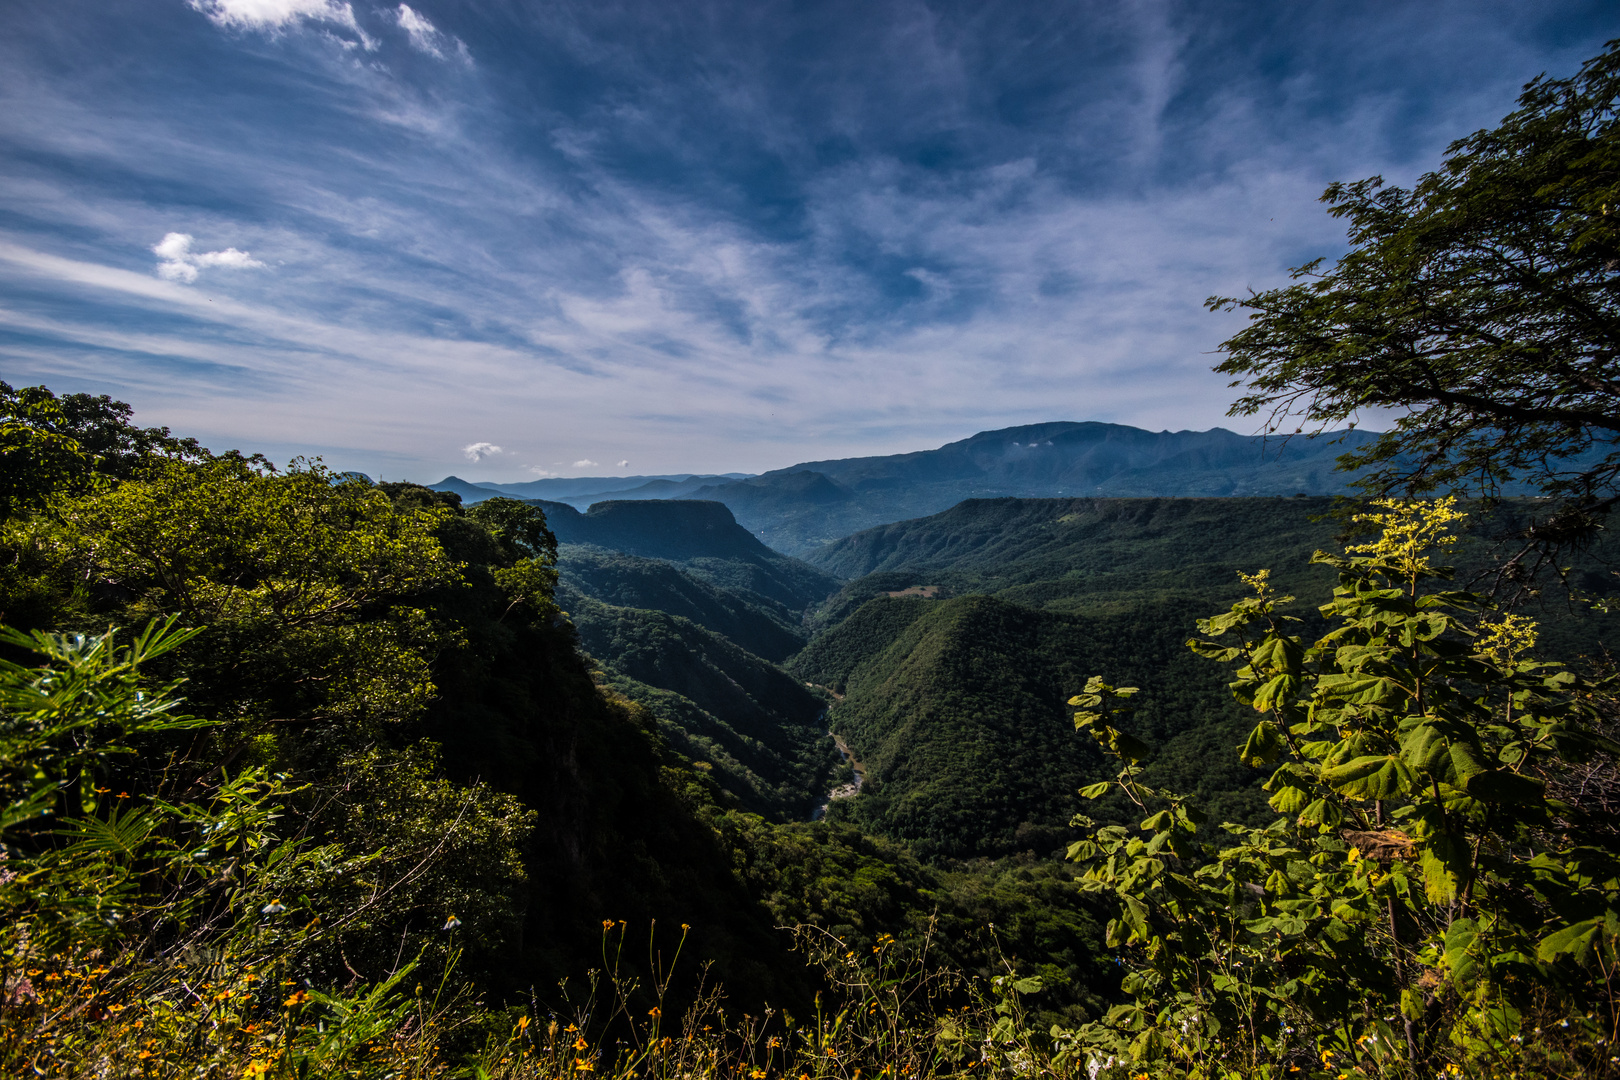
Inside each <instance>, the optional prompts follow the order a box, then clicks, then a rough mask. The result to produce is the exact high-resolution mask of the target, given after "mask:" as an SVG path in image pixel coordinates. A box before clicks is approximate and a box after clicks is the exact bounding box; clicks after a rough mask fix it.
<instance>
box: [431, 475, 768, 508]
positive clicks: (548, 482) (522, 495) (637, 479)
mask: <svg viewBox="0 0 1620 1080" xmlns="http://www.w3.org/2000/svg"><path fill="white" fill-rule="evenodd" d="M752 475H753V473H738V472H733V473H670V474H668V475H666V476H548V477H542V478H541V479H539V480H526V481H523V482H522V483H516V484H497V483H495V482H493V481H488V480H463V479H462V478H461V477H459V476H454V475H451V476H447V477H445V478H444V479H443V480H440V481H439V482H438V483H437V484H426V485H424V486H425V487H427V488H429V489H430V490H432V491H453V492H455V493H456V494H457V495H460V496H461V501H462V502H465V503H476V502H483V501H484V500H485V499H491V498H494V497H495V496H497V495H507V496H510V497H512V498H515V499H552V500H555V501H557V502H567V503H570V504H573V503H578V504H580V505H579V507H578V508H579V509H581V510H583V509H585V507H587V506H590V505H591V503H593V502H596V501H598V500H599V499H601V498H602V496H604V495H612V494H617V493H619V492H635V493H636V494H634V495H632V496H631V497H633V498H637V499H652V498H658V499H676V498H680V497H681V495H682V494H684V493H685V492H686V491H688V490H691V491H696V490H697V489H698V488H701V487H705V486H708V485H712V484H714V483H715V482H716V481H726V480H744V479H747V478H748V477H750V476H752ZM581 496H583V498H581ZM621 497H622V496H621Z"/></svg>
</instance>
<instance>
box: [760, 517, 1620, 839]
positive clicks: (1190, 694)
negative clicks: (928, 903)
mask: <svg viewBox="0 0 1620 1080" xmlns="http://www.w3.org/2000/svg"><path fill="white" fill-rule="evenodd" d="M1332 506H1333V504H1332V500H1330V499H1309V498H1305V499H1300V498H1289V499H995V500H971V501H968V502H964V503H962V504H961V505H959V506H956V507H954V508H952V509H951V510H948V511H946V512H945V513H942V514H937V515H934V516H933V517H930V518H924V519H920V520H917V521H908V522H900V523H897V524H894V525H888V526H882V527H879V528H876V529H872V530H868V531H866V532H863V533H859V534H856V535H855V536H852V537H848V538H846V539H844V540H842V541H839V542H838V543H836V544H833V545H830V546H828V547H827V548H825V549H823V550H822V551H821V552H819V553H816V554H815V555H814V556H812V557H813V558H815V559H816V560H817V561H818V562H819V563H820V564H821V565H823V566H825V567H828V568H831V569H835V570H837V571H838V572H840V573H844V574H847V575H849V576H851V577H854V580H852V581H851V582H849V584H847V585H846V586H845V587H844V588H843V589H842V590H840V592H839V593H838V594H837V595H836V596H834V597H832V598H830V599H829V600H828V601H827V602H825V603H824V604H823V605H821V606H820V607H819V608H818V609H817V610H815V611H814V612H812V614H811V616H810V624H811V625H812V627H813V628H815V630H816V633H815V635H814V636H813V637H812V638H811V640H810V643H809V644H808V645H807V646H806V648H805V649H804V650H803V651H802V652H801V653H799V654H798V655H797V656H796V657H794V659H793V660H792V661H790V663H789V665H788V667H789V670H790V671H792V672H793V673H794V674H795V675H798V676H799V677H801V678H803V679H805V680H806V681H809V682H813V683H817V684H820V685H823V686H826V687H828V688H829V689H831V690H833V691H835V692H839V693H843V694H845V695H847V696H846V698H845V699H844V700H843V701H841V702H839V703H838V704H837V705H835V706H834V708H833V709H832V711H831V713H830V716H829V719H830V721H831V724H832V727H833V729H834V730H836V731H837V732H838V733H839V734H840V735H841V736H842V737H844V738H845V739H846V740H847V741H848V743H849V745H850V746H851V748H852V749H853V750H854V752H855V753H856V755H857V756H858V757H859V758H860V759H861V760H862V762H863V763H864V764H865V766H866V769H867V777H868V781H869V783H868V786H867V788H866V790H864V791H863V792H862V793H861V794H860V795H859V796H857V797H855V798H853V799H850V800H840V801H838V802H837V803H835V804H834V810H835V816H843V815H849V816H852V817H853V819H854V820H858V821H860V822H861V823H862V824H863V825H864V826H866V827H869V828H872V829H875V830H877V831H880V832H884V833H885V834H887V835H891V836H895V837H897V838H902V839H905V840H907V841H908V842H912V843H915V844H917V845H918V846H919V850H923V851H928V852H932V853H939V854H950V855H956V856H962V855H970V854H994V853H1000V852H1005V851H1008V850H1013V849H1016V848H1020V847H1022V848H1027V849H1031V850H1038V851H1040V850H1049V849H1050V848H1051V847H1052V846H1055V842H1054V841H1053V840H1052V837H1054V836H1055V835H1057V834H1056V833H1053V832H1051V831H1050V830H1053V829H1058V828H1059V827H1060V826H1061V825H1062V824H1063V823H1064V822H1066V821H1067V819H1068V815H1069V814H1071V813H1072V812H1073V810H1074V799H1073V794H1074V791H1075V790H1076V789H1077V788H1078V787H1079V786H1082V785H1083V784H1084V783H1088V782H1092V781H1094V780H1096V779H1098V778H1099V777H1097V776H1095V775H1092V773H1091V772H1090V770H1093V769H1094V768H1095V767H1096V759H1095V758H1094V757H1093V756H1092V748H1091V747H1090V746H1089V744H1086V743H1084V741H1083V740H1081V739H1079V738H1078V737H1076V736H1075V734H1074V732H1073V726H1072V724H1071V722H1070V719H1069V712H1070V710H1068V709H1067V708H1066V707H1065V705H1064V703H1065V701H1066V700H1067V699H1068V698H1069V697H1070V696H1071V695H1073V694H1075V693H1077V692H1078V691H1079V689H1080V688H1081V687H1082V686H1083V685H1084V683H1085V681H1086V678H1087V677H1088V676H1090V675H1100V676H1103V677H1104V678H1105V679H1106V680H1107V681H1108V682H1110V683H1113V684H1115V685H1131V686H1138V687H1140V688H1141V690H1142V693H1141V694H1140V696H1138V697H1137V698H1136V699H1134V700H1135V701H1137V702H1139V703H1140V704H1141V708H1140V710H1139V711H1138V713H1137V715H1136V718H1135V721H1134V723H1136V724H1138V725H1140V727H1139V728H1133V731H1134V732H1135V733H1136V734H1138V735H1139V736H1141V737H1143V738H1144V739H1145V740H1146V741H1148V742H1149V743H1150V744H1151V745H1153V746H1154V747H1155V753H1154V756H1153V758H1152V759H1151V764H1150V765H1149V771H1150V774H1151V775H1154V776H1157V777H1162V778H1173V780H1171V779H1166V780H1165V781H1164V782H1166V783H1167V784H1168V786H1172V787H1176V788H1179V789H1181V790H1187V791H1197V792H1198V793H1199V794H1200V795H1202V796H1204V798H1205V801H1206V802H1209V803H1211V804H1213V805H1216V806H1219V807H1220V808H1221V809H1220V813H1221V814H1222V815H1224V816H1225V817H1226V818H1228V819H1231V820H1242V819H1246V818H1252V817H1253V816H1254V815H1256V814H1258V815H1260V816H1264V815H1265V814H1266V813H1267V811H1265V809H1264V806H1263V803H1262V801H1261V800H1260V799H1259V798H1258V796H1257V795H1256V794H1255V792H1254V784H1255V783H1256V782H1257V780H1258V779H1259V774H1257V773H1253V772H1251V771H1249V770H1246V769H1243V768H1241V767H1239V766H1237V765H1236V764H1235V762H1234V759H1233V757H1232V755H1231V754H1230V753H1229V751H1230V749H1231V747H1232V746H1234V745H1236V743H1237V742H1239V741H1241V740H1242V738H1243V737H1244V735H1245V734H1246V733H1247V727H1246V726H1245V724H1246V723H1250V721H1248V720H1246V718H1245V716H1244V710H1241V709H1239V708H1238V707H1237V706H1236V705H1235V704H1234V703H1233V702H1232V699H1231V695H1230V693H1229V691H1228V690H1227V688H1226V681H1227V679H1228V677H1229V673H1228V672H1227V670H1226V669H1225V668H1223V667H1222V666H1220V665H1218V664H1215V663H1212V662H1210V661H1208V660H1204V659H1200V658H1198V657H1196V656H1195V655H1194V654H1193V653H1192V652H1190V651H1189V650H1188V649H1187V648H1186V646H1185V643H1186V641H1187V639H1188V638H1190V637H1192V636H1194V635H1195V634H1196V632H1197V629H1196V623H1197V620H1198V619H1199V618H1203V617H1209V616H1212V615H1216V614H1219V613H1220V612H1222V611H1223V610H1225V609H1226V608H1227V607H1228V606H1229V605H1230V604H1231V603H1232V602H1233V601H1235V600H1237V599H1238V598H1239V597H1241V596H1242V595H1244V594H1245V593H1246V592H1248V586H1246V585H1245V584H1244V582H1243V580H1242V579H1241V578H1239V576H1238V574H1239V572H1240V571H1241V572H1244V573H1252V572H1254V571H1256V570H1261V569H1269V570H1271V571H1272V580H1273V581H1274V582H1275V583H1276V584H1277V586H1278V588H1279V590H1280V591H1282V592H1285V593H1293V594H1296V595H1299V596H1301V597H1312V598H1321V597H1325V596H1326V595H1327V594H1328V593H1329V592H1330V591H1331V588H1332V585H1333V584H1334V583H1335V580H1336V572H1335V571H1334V570H1333V569H1332V568H1331V567H1327V566H1323V565H1320V564H1318V565H1312V564H1311V562H1310V559H1311V555H1312V553H1313V552H1314V551H1316V550H1318V549H1326V550H1329V551H1339V550H1342V547H1343V544H1342V543H1341V542H1340V541H1339V540H1338V539H1337V538H1336V537H1335V532H1336V531H1337V530H1339V529H1341V528H1343V527H1344V526H1345V525H1347V524H1348V523H1347V522H1337V523H1336V522H1334V521H1331V520H1325V519H1324V520H1313V518H1321V517H1324V516H1325V515H1326V514H1327V513H1328V512H1329V511H1330V510H1331V509H1332ZM1518 512H1519V510H1518V509H1516V508H1515V506H1514V505H1512V504H1505V505H1502V506H1498V507H1497V508H1495V510H1493V511H1492V512H1491V513H1489V514H1481V515H1479V516H1477V517H1476V519H1474V520H1472V521H1471V522H1470V523H1471V524H1473V525H1474V526H1475V529H1474V532H1473V533H1472V534H1468V538H1467V539H1465V540H1464V541H1463V543H1462V544H1461V546H1459V547H1458V548H1457V549H1455V550H1454V552H1453V554H1455V556H1456V558H1457V562H1458V564H1459V566H1460V568H1461V569H1460V571H1459V572H1460V573H1462V574H1469V573H1473V572H1476V571H1481V570H1487V569H1489V568H1490V567H1492V566H1493V565H1494V563H1493V562H1492V559H1493V557H1495V556H1496V552H1497V550H1498V549H1497V548H1496V547H1495V545H1494V542H1493V538H1494V537H1495V536H1498V535H1500V534H1502V533H1504V532H1511V531H1512V530H1513V529H1514V528H1517V527H1519V521H1518V518H1517V517H1516V514H1517V513H1518ZM1612 561H1614V560H1613V555H1612V553H1611V547H1610V545H1609V544H1608V543H1607V542H1606V541H1604V540H1603V539H1602V538H1600V539H1599V541H1598V542H1597V543H1595V544H1593V545H1592V546H1591V547H1589V548H1588V549H1587V550H1586V551H1584V552H1582V553H1581V554H1580V557H1579V560H1578V561H1577V562H1576V563H1574V564H1572V565H1573V570H1572V576H1573V577H1574V578H1576V579H1578V580H1579V581H1580V583H1581V584H1582V587H1583V588H1586V589H1588V590H1591V591H1602V590H1605V589H1609V588H1611V586H1610V584H1609V582H1610V581H1612V580H1613V579H1612V578H1610V577H1609V576H1608V575H1607V573H1606V567H1607V565H1609V563H1611V562H1612ZM863 572H864V576H855V575H858V574H863ZM1316 602H1320V601H1319V600H1317V601H1316ZM1521 610H1522V611H1523V612H1524V613H1525V614H1531V615H1533V616H1534V617H1535V618H1537V619H1538V621H1539V622H1540V631H1539V632H1540V634H1541V640H1542V642H1543V644H1544V646H1545V647H1546V648H1547V649H1548V650H1549V653H1550V654H1551V655H1561V656H1566V657H1569V658H1571V659H1574V658H1577V657H1580V656H1583V655H1586V656H1596V655H1598V654H1599V653H1600V651H1601V650H1602V648H1603V646H1604V643H1605V642H1607V641H1609V640H1613V635H1614V632H1615V630H1616V619H1615V617H1613V616H1607V615H1604V614H1601V613H1599V612H1595V611H1593V610H1592V609H1591V608H1590V607H1588V606H1586V605H1584V604H1573V603H1571V602H1570V601H1569V600H1568V599H1567V598H1566V597H1565V596H1564V595H1563V594H1562V593H1561V592H1559V593H1549V595H1547V596H1545V597H1543V598H1542V599H1540V600H1539V601H1536V600H1532V601H1531V602H1530V603H1529V605H1528V606H1527V607H1525V608H1522V609H1521ZM1290 614H1291V615H1294V616H1297V617H1299V618H1300V619H1302V620H1303V622H1302V624H1301V627H1302V630H1303V631H1304V632H1306V633H1307V634H1309V633H1312V632H1313V631H1314V630H1316V629H1317V628H1319V627H1320V626H1321V625H1322V624H1321V616H1320V615H1319V614H1318V613H1317V611H1316V610H1315V607H1314V604H1307V603H1300V604H1297V605H1295V606H1294V607H1293V608H1292V609H1290ZM1206 759H1207V760H1208V761H1211V762H1215V763H1216V764H1215V765H1213V766H1211V767H1210V768H1209V769H1207V770H1205V769H1204V768H1203V766H1202V764H1201V762H1203V761H1204V760H1206ZM1113 809H1114V810H1116V811H1117V810H1119V809H1120V808H1118V807H1115V808H1113ZM1059 831H1061V830H1059ZM1043 845H1045V846H1044V847H1043Z"/></svg>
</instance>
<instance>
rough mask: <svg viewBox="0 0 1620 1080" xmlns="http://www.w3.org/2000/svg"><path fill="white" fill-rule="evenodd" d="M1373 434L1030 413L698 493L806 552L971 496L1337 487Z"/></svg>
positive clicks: (1324, 490) (1253, 492) (1320, 491)
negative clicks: (996, 426) (917, 446)
mask: <svg viewBox="0 0 1620 1080" xmlns="http://www.w3.org/2000/svg"><path fill="white" fill-rule="evenodd" d="M1372 438H1373V436H1371V435H1367V434H1364V433H1361V432H1354V431H1352V432H1343V433H1337V434H1335V435H1333V436H1329V437H1323V438H1318V439H1304V438H1301V439H1291V440H1280V439H1263V438H1257V437H1246V436H1242V435H1237V434H1234V433H1233V432H1230V431H1225V430H1223V429H1221V428H1214V429H1212V430H1210V431H1176V432H1171V431H1161V432H1151V431H1143V430H1141V429H1140V428H1133V427H1127V426H1124V425H1120V424H1101V423H1093V422H1087V423H1072V422H1061V423H1049V424H1032V425H1027V426H1025V427H1016V428H1004V429H1002V430H999V431H984V432H980V433H979V434H977V435H974V436H972V437H970V438H967V439H962V440H960V441H958V442H954V443H949V444H947V445H945V446H942V447H940V448H938V449H936V450H923V451H918V452H915V453H909V454H894V455H889V456H885V457H871V458H845V459H841V460H834V461H811V462H805V463H803V464H801V465H794V466H792V467H791V468H787V469H779V470H777V471H775V472H768V473H763V474H761V475H759V476H756V477H750V478H748V479H746V480H738V481H734V482H731V483H725V484H716V485H714V486H712V487H708V488H704V489H702V490H700V491H698V492H695V493H694V497H696V498H710V499H716V500H719V501H721V502H724V503H725V504H726V505H727V506H729V507H731V508H732V510H733V511H734V512H735V513H736V515H737V520H738V521H740V522H742V523H743V524H744V525H746V526H747V527H748V528H749V529H751V530H753V531H754V532H755V533H757V534H758V535H759V536H760V537H762V538H763V539H764V540H765V541H766V542H767V543H769V544H771V545H772V546H773V547H776V548H777V549H779V550H781V551H786V552H790V553H792V554H795V555H800V556H804V555H806V554H807V553H808V552H810V551H812V550H814V549H815V548H816V547H818V546H819V545H821V544H824V543H828V542H830V541H832V540H834V539H837V538H838V537H840V536H844V535H848V534H849V533H852V532H855V531H857V530H860V529H864V528H869V527H871V526H874V525H878V524H882V523H886V522H892V521H899V520H902V519H905V518H912V517H919V516H922V515H926V514H933V513H937V512H939V511H941V510H944V509H946V508H948V507H951V506H954V505H955V504H957V503H959V502H961V501H962V500H964V499H971V498H989V497H998V496H1015V497H1025V498H1028V497H1052V496H1097V497H1111V498H1118V497H1126V496H1180V497H1187V496H1200V497H1208V496H1259V495H1268V496H1269V495H1295V494H1298V493H1301V492H1303V493H1306V494H1311V495H1327V494H1334V493H1338V492H1342V491H1344V490H1346V485H1347V484H1348V482H1349V480H1350V479H1351V478H1350V477H1347V476H1345V475H1344V474H1342V473H1338V472H1336V471H1335V459H1336V458H1337V457H1338V455H1340V454H1342V453H1344V452H1345V451H1346V450H1347V449H1350V448H1352V447H1354V446H1357V445H1360V444H1362V443H1364V442H1367V441H1370V440H1371V439H1372Z"/></svg>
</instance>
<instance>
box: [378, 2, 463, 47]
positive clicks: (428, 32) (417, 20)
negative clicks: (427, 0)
mask: <svg viewBox="0 0 1620 1080" xmlns="http://www.w3.org/2000/svg"><path fill="white" fill-rule="evenodd" d="M394 17H395V18H397V19H398V20H399V26H400V29H401V30H404V31H405V33H407V34H409V35H410V39H411V44H412V45H414V46H416V47H417V48H418V49H420V50H421V51H422V52H425V53H427V54H428V55H429V56H437V57H438V58H439V59H441V60H443V59H444V50H443V49H442V48H440V43H441V42H443V41H444V40H445V38H444V35H443V34H441V33H439V28H438V27H436V26H434V25H433V24H432V23H430V22H428V20H427V19H425V18H424V17H422V16H421V15H419V14H417V13H416V12H415V11H413V10H412V9H411V7H410V5H409V4H401V5H399V8H398V10H396V11H395V12H394ZM457 44H458V45H459V44H460V42H459V41H458V42H457Z"/></svg>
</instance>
